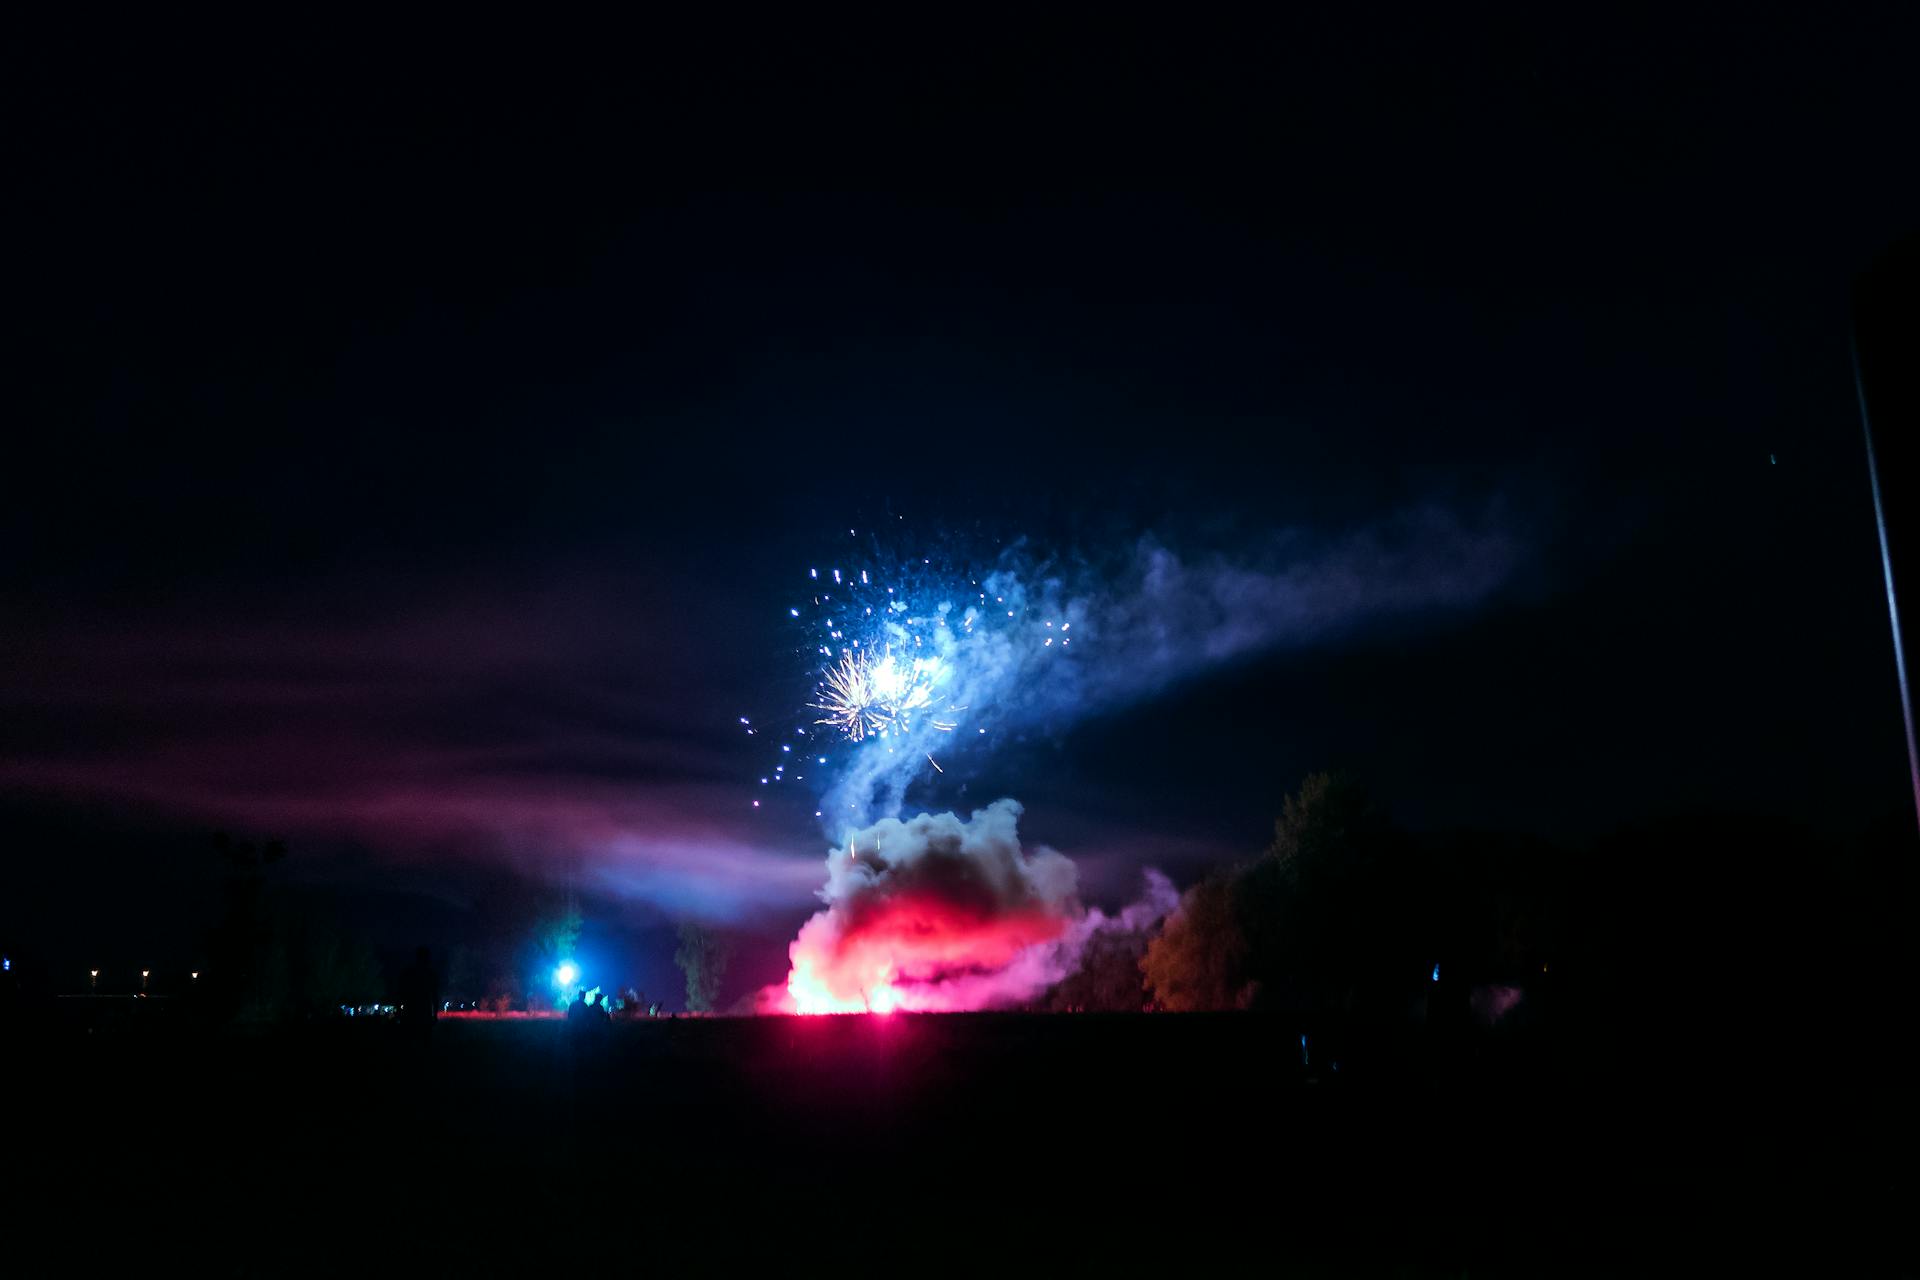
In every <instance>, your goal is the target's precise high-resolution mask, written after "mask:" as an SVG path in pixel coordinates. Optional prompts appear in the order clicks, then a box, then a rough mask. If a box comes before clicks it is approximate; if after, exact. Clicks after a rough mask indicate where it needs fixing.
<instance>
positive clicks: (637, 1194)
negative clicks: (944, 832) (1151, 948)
mask: <svg viewBox="0 0 1920 1280" xmlns="http://www.w3.org/2000/svg"><path fill="white" fill-rule="evenodd" d="M565 1031H566V1028H565V1026H564V1024H561V1023H557V1022H541V1023H517V1024H516V1023H447V1022H443V1023H442V1024H440V1026H439V1027H438V1028H436V1029H435V1032H434V1034H433V1037H432V1040H431V1043H429V1044H427V1045H425V1046H421V1045H419V1044H417V1043H416V1042H414V1041H412V1040H410V1039H409V1038H408V1037H407V1036H406V1035H405V1034H404V1033H403V1032H402V1030H401V1029H400V1028H397V1027H394V1026H391V1025H364V1024H363V1025H353V1024H344V1023H342V1024H332V1025H327V1026H322V1027H318V1028H315V1029H313V1030H311V1031H308V1032H305V1033H299V1034H283V1035H277V1036H263V1037H254V1038H235V1037H232V1036H219V1037H209V1036H204V1035H197V1034H190V1033H187V1032H185V1031H183V1030H180V1029H177V1028H172V1029H170V1028H168V1027H166V1026H165V1025H164V1020H156V1023H155V1025H154V1026H152V1027H149V1028H146V1029H140V1028H131V1027H122V1028H120V1029H118V1030H112V1029H105V1030H101V1031H98V1032H94V1033H87V1032H85V1031H83V1030H76V1029H74V1028H67V1029H65V1030H61V1031H45V1032H44V1033H36V1034H35V1035H33V1036H30V1037H23V1038H18V1039H16V1043H15V1044H14V1046H13V1047H12V1048H10V1049H9V1050H8V1051H7V1052H8V1054H9V1056H10V1057H11V1059H12V1062H13V1066H14V1068H15V1071H14V1072H13V1073H12V1074H13V1077H14V1083H13V1084H12V1086H11V1087H10V1089H9V1095H8V1096H9V1104H8V1110H9V1113H10V1123H9V1125H8V1128H9V1130H10V1132H11V1135H12V1137H13V1140H12V1141H10V1142H9V1144H8V1145H9V1147H10V1148H11V1150H10V1152H9V1154H8V1156H7V1164H8V1165H9V1166H10V1169H9V1173H10V1175H11V1177H12V1178H13V1179H15V1180H16V1182H15V1186H14V1188H13V1189H12V1191H11V1193H10V1195H9V1197H8V1198H9V1200H10V1201H11V1203H12V1205H13V1206H14V1207H15V1208H18V1209H21V1210H22V1211H23V1212H22V1213H21V1215H20V1216H19V1217H18V1218H17V1219H16V1221H17V1222H18V1223H20V1224H21V1225H22V1226H23V1227H24V1228H25V1232H24V1234H22V1235H17V1236H14V1239H15V1240H16V1241H21V1240H26V1239H35V1240H43V1241H45V1242H46V1244H47V1245H48V1247H49V1249H50V1250H51V1252H50V1254H49V1255H48V1264H49V1265H48V1268H47V1269H48V1270H52V1271H58V1272H64V1273H71V1272H75V1271H80V1272H86V1271H92V1270H117V1269H118V1265H119V1264H120V1263H121V1262H122V1261H125V1260H128V1259H133V1260H138V1261H140V1262H141V1263H142V1265H143V1266H146V1267H153V1268H158V1267H159V1266H160V1264H162V1263H167V1264H169V1265H168V1266H167V1270H168V1271H170V1272H171V1271H176V1270H179V1268H182V1267H184V1268H185V1270H184V1271H182V1272H181V1273H182V1274H210V1275H221V1274H255V1273H282V1272H287V1271H309V1272H325V1273H337V1272H338V1270H339V1269H340V1268H342V1267H348V1268H352V1269H355V1270H363V1271H374V1272H380V1273H387V1272H402V1273H412V1274H444V1273H465V1274H474V1273H503V1274H524V1273H526V1272H527V1271H529V1270H531V1269H532V1268H535V1267H540V1268H542V1269H545V1270H547V1271H549V1272H553V1273H557V1274H560V1275H569V1274H573V1273H576V1272H579V1271H581V1270H597V1269H599V1268H601V1267H603V1266H604V1267H606V1268H608V1269H610V1270H611V1269H615V1268H617V1269H618V1270H619V1271H621V1272H629V1271H637V1270H672V1271H681V1272H684V1271H692V1272H696V1273H698V1272H727V1271H730V1270H732V1269H734V1268H735V1267H736V1265H737V1264H740V1263H743V1262H749V1261H754V1260H761V1259H764V1260H766V1261H768V1262H771V1263H773V1264H774V1265H777V1266H779V1267H780V1269H781V1270H782V1271H783V1272H793V1271H801V1272H804V1273H813V1272H818V1271H831V1272H840V1273H845V1274H862V1273H871V1272H876V1271H887V1272H895V1273H908V1274H912V1273H919V1272H924V1271H932V1272H935V1273H940V1272H945V1271H949V1270H955V1269H961V1268H964V1267H968V1266H971V1265H975V1264H978V1265H981V1266H991V1267H992V1268H994V1273H995V1274H1024V1273H1029V1272H1032V1271H1036V1270H1041V1269H1050V1270H1060V1271H1062V1272H1063V1273H1065V1274H1084V1273H1085V1272H1086V1271H1088V1270H1091V1269H1093V1268H1094V1267H1101V1268H1103V1269H1112V1268H1113V1267H1115V1266H1116V1265H1117V1267H1118V1268H1120V1269H1124V1270H1125V1271H1127V1272H1129V1273H1135V1272H1146V1271H1159V1272H1162V1273H1164V1274H1177V1275H1217V1274H1223V1273H1242V1272H1243V1273H1247V1274H1260V1273H1271V1272H1273V1271H1274V1270H1276V1269H1279V1270H1306V1271H1308V1272H1309V1273H1316V1274H1318V1273H1335V1274H1345V1273H1360V1274H1382V1273H1385V1274H1407V1275H1427V1274H1441V1275H1461V1274H1470V1275H1483V1274H1513V1275H1540V1274H1569V1273H1572V1274H1590V1273H1591V1274H1647V1273H1649V1272H1668V1271H1690V1272H1698V1271H1699V1270H1700V1269H1701V1268H1702V1267H1706V1268H1709V1269H1718V1268H1721V1267H1726V1266H1728V1265H1733V1264H1738V1265H1742V1266H1745V1265H1748V1264H1771V1265H1778V1264H1779V1263H1780V1262H1782V1261H1783V1260H1785V1259H1789V1258H1804V1259H1806V1261H1807V1262H1808V1263H1809V1264H1812V1263H1815V1262H1818V1263H1819V1264H1821V1265H1822V1267H1823V1268H1824V1269H1826V1270H1828V1272H1829V1273H1830V1274H1863V1273H1864V1274H1903V1273H1910V1269H1911V1262H1912V1259H1913V1257H1914V1254H1913V1250H1912V1247H1911V1244H1910V1237H1908V1236H1907V1235H1906V1234H1905V1233H1904V1232H1903V1231H1901V1230H1900V1227H1901V1224H1902V1223H1903V1222H1905V1221H1906V1220H1907V1219H1909V1218H1910V1217H1911V1206H1912V1203H1913V1199H1912V1197H1913V1191H1914V1179H1913V1177H1912V1174H1911V1173H1910V1172H1908V1171H1906V1170H1905V1169H1902V1168H1901V1167H1900V1166H1901V1165H1907V1166H1908V1167H1909V1168H1910V1161H1908V1160H1905V1159H1903V1160H1901V1161H1900V1162H1898V1163H1895V1162H1894V1161H1893V1159H1892V1157H1893V1156H1895V1155H1910V1153H1911V1151H1912V1146H1911V1142H1910V1140H1909V1138H1910V1135H1911V1134H1912V1133H1913V1125H1912V1117H1913V1110H1912V1104H1911V1102H1910V1101H1909V1100H1908V1096H1907V1095H1906V1093H1905V1091H1904V1090H1899V1091H1896V1088H1895V1085H1894V1084H1893V1083H1892V1082H1883V1083H1876V1082H1875V1081H1873V1080H1869V1079H1867V1078H1865V1077H1864V1076H1859V1075H1857V1074H1856V1076H1855V1078H1854V1080H1853V1082H1852V1083H1851V1084H1849V1083H1848V1082H1847V1080H1846V1078H1845V1076H1846V1073H1845V1072H1844V1071H1842V1070H1837V1069H1835V1068H1834V1067H1833V1065H1832V1064H1823V1063H1822V1062H1821V1061H1820V1060H1819V1058H1818V1056H1817V1055H1815V1054H1811V1053H1807V1052H1806V1050H1807V1048H1808V1046H1805V1045H1797V1044H1795V1043H1794V1042H1793V1041H1792V1038H1791V1037H1786V1038H1784V1039H1782V1040H1781V1041H1780V1043H1779V1044H1778V1050H1779V1054H1780V1058H1781V1060H1787V1061H1789V1062H1790V1064H1797V1065H1789V1066H1788V1067H1787V1068H1785V1069H1784V1070H1783V1069H1781V1067H1780V1061H1779V1060H1776V1061H1774V1062H1772V1063H1768V1062H1765V1061H1759V1060H1756V1062H1755V1063H1754V1068H1753V1070H1752V1071H1751V1072H1750V1073H1748V1074H1747V1075H1746V1076H1745V1077H1744V1078H1741V1077H1739V1076H1731V1075H1730V1076H1714V1075H1712V1074H1710V1073H1694V1074H1693V1075H1691V1076H1689V1077H1688V1078H1686V1079H1680V1078H1676V1077H1675V1076H1674V1075H1672V1074H1671V1073H1670V1072H1668V1071H1667V1070H1666V1069H1664V1068H1663V1065H1662V1062H1661V1054H1660V1053H1659V1051H1658V1050H1657V1048H1655V1047H1652V1046H1648V1047H1646V1048H1645V1049H1644V1050H1642V1049H1640V1048H1639V1047H1637V1046H1626V1049H1627V1051H1626V1052H1623V1053H1621V1054H1619V1055H1617V1056H1614V1057H1613V1058H1612V1059H1611V1060H1610V1061H1609V1064H1608V1066H1607V1067H1606V1068H1605V1069H1604V1070H1601V1069H1599V1068H1598V1067H1596V1066H1592V1061H1593V1060H1591V1059H1589V1068H1582V1069H1573V1068H1571V1067H1570V1066H1569V1065H1568V1064H1569V1062H1570V1061H1571V1059H1570V1058H1568V1057H1567V1056H1566V1055H1565V1054H1564V1053H1561V1052H1560V1051H1557V1050H1552V1049H1548V1048H1545V1047H1542V1046H1540V1045H1533V1046H1527V1045H1524V1044H1521V1045H1516V1044H1512V1043H1508V1044H1504V1045H1503V1044H1501V1043H1498V1042H1495V1041H1480V1042H1477V1043H1473V1044H1467V1045H1466V1046H1465V1047H1464V1048H1463V1049H1461V1051H1460V1052H1459V1053H1458V1054H1457V1055H1455V1056H1454V1057H1453V1058H1452V1059H1450V1060H1446V1061H1443V1060H1441V1059H1440V1058H1438V1057H1437V1056H1436V1055H1434V1054H1433V1053H1430V1052H1427V1051H1426V1050H1424V1049H1423V1050H1421V1051H1420V1052H1419V1053H1416V1054H1415V1055H1414V1056H1413V1057H1410V1058H1406V1059H1403V1060H1400V1061H1399V1062H1398V1063H1397V1065H1396V1066H1395V1067H1394V1068H1393V1069H1392V1070H1385V1069H1382V1070H1377V1071H1374V1072H1372V1073H1369V1072H1368V1071H1366V1070H1364V1069H1360V1070H1356V1069H1355V1068H1354V1066H1353V1065H1352V1064H1351V1063H1343V1064H1342V1069H1341V1070H1340V1071H1338V1072H1335V1071H1332V1070H1330V1069H1329V1068H1330V1065H1331V1064H1330V1062H1329V1061H1327V1060H1325V1059H1324V1058H1316V1059H1315V1060H1314V1061H1313V1062H1312V1063H1311V1064H1310V1065H1309V1066H1306V1067H1303V1066H1302V1064H1301V1060H1300V1048H1299V1043H1298V1036H1297V1034H1296V1033H1295V1031H1294V1030H1293V1029H1292V1028H1291V1027H1290V1026H1286V1025H1283V1024H1282V1022H1281V1021H1279V1020H1277V1019H1268V1018H1261V1017H1255V1016H1251V1015H1194V1016H1172V1015H1148V1016H1098V1015H1080V1016H1046V1015H974V1016H966V1015H958V1016H954V1015H950V1016H905V1015H900V1016H895V1017H892V1018H865V1017H853V1018H812V1019H794V1018H771V1019H745V1020H710V1021H694V1020H677V1021H671V1022H669V1021H659V1022H641V1023H637V1024H630V1025H622V1026H617V1027H614V1028H611V1029H609V1034H608V1035H607V1036H606V1037H605V1039H604V1040H603V1041H602V1042H601V1043H599V1044H598V1045H596V1046H592V1047H590V1048H589V1049H588V1050H586V1051H584V1052H575V1051H573V1050H571V1049H570V1048H569V1046H568V1043H567V1037H566V1035H565ZM1762 1079H1764V1080H1766V1081H1768V1082H1776V1081H1778V1082H1784V1090H1785V1091H1784V1092H1781V1091H1777V1090H1778V1089H1779V1088H1780V1087H1781V1086H1780V1085H1779V1084H1776V1083H1767V1084H1762V1083H1760V1082H1761V1080H1762ZM1896 1097H1897V1098H1898V1099H1899V1101H1898V1103H1897V1105H1896V1104H1894V1103H1892V1102H1891V1101H1890V1100H1891V1099H1894V1098H1896ZM18 1256H20V1255H18V1254H16V1257H18ZM1902 1263H1905V1264H1906V1267H1907V1270H1905V1271H1903V1269H1902V1265H1901V1264H1902Z"/></svg>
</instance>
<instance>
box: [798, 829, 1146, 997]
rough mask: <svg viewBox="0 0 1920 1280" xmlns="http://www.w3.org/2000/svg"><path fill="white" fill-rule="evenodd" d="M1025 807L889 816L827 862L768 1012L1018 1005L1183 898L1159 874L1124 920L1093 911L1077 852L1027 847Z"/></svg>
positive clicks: (861, 832) (856, 835)
mask: <svg viewBox="0 0 1920 1280" xmlns="http://www.w3.org/2000/svg"><path fill="white" fill-rule="evenodd" d="M1020 815H1021V808H1020V805H1019V803H1018V802H1017V801H1014V800H1010V799H1004V800H996V801H995V802H994V803H992V804H990V805H988V806H987V807H986V808H984V809H980V810H976V811H975V812H974V813H973V815H972V816H971V817H970V818H961V817H959V816H958V815H956V814H952V813H941V814H925V813H923V814H920V815H919V816H917V817H914V818H911V819H908V820H906V821H902V820H900V819H897V818H883V819H881V820H880V821H879V822H876V823H874V824H872V825H871V826H868V827H866V828H863V829H861V830H859V831H856V832H854V833H853V836H852V838H851V841H850V843H849V844H848V846H846V847H843V848H839V849H836V850H834V851H833V852H832V853H831V854H830V855H829V856H828V858H827V883H826V886H825V887H824V888H823V889H821V890H820V897H821V899H822V900H823V901H824V902H825V903H826V907H825V909H823V910H822V911H820V912H818V913H817V914H815V915H814V916H813V918H812V919H810V920H808V921H807V923H806V924H805V925H803V926H801V929H800V933H799V936H798V937H796V938H795V939H794V941H793V945H792V946H791V947H790V948H789V952H788V954H789V957H790V958H791V960H792V962H793V968H792V972H791V973H790V974H789V975H788V979H787V985H786V988H785V989H784V990H781V989H779V988H773V989H770V990H769V991H768V992H767V993H765V996H764V999H763V1006H764V1007H766V1008H767V1009H768V1010H769V1011H785V1012H794V1013H861V1012H873V1013H890V1012H892V1011H894V1010H896V1009H900V1010H916V1011H954V1010H973V1009H993V1008H1004V1007H1007V1006H1010V1005H1018V1004H1022V1003H1024V1002H1026V1001H1029V1000H1031V999H1033V998H1034V997H1035V996H1037V995H1039V994H1040V993H1041V992H1043V991H1045V990H1046V989H1047V988H1049V987H1051V986H1053V985H1054V984H1055V983H1057V982H1059V981H1060V980H1061V979H1063V978H1065V977H1066V976H1068V975H1069V974H1071V973H1073V972H1074V971H1075V970H1076V969H1078V967H1079V964H1080V957H1081V955H1082V953H1083V952H1084V951H1085V949H1086V946H1087V944H1088V942H1089V941H1090V940H1091V939H1092V938H1093V937H1094V936H1095V935H1096V934H1098V933H1099V932H1101V931H1102V930H1106V929H1139V928H1143V927H1146V926H1147V925H1149V924H1150V923H1151V922H1152V921H1154V920H1156V919H1159V918H1160V917H1161V916H1164V915H1165V914H1166V912H1167V911H1168V910H1170V909H1171V908H1172V906H1173V904H1174V902H1175V901H1177V895H1176V894H1175V893H1174V890H1173V887H1172V886H1171V885H1170V884H1169V883H1168V882H1167V880H1166V878H1165V877H1164V876H1160V875H1159V874H1158V873H1156V872H1149V873H1148V890H1147V893H1146V895H1145V896H1144V897H1143V898H1142V899H1141V900H1140V902H1138V903H1136V904H1134V905H1133V906H1130V907H1128V908H1127V909H1126V910H1125V911H1123V912H1121V913H1120V914H1118V915H1116V916H1108V915H1106V914H1105V913H1103V912H1101V911H1099V910H1097V909H1096V910H1088V909H1086V908H1085V907H1083V906H1082V905H1081V903H1080V901H1079V898H1078V896H1077V890H1078V883H1077V881H1078V876H1077V873H1076V871H1075V869H1074V865H1073V863H1072V862H1071V861H1069V860H1068V859H1067V858H1066V857H1064V856H1062V855H1061V854H1059V853H1057V852H1055V851H1054V850H1052V849H1048V848H1046V847H1044V846H1041V847H1037V848H1034V849H1032V850H1030V851H1029V850H1026V849H1023V848H1022V847H1021V844H1020V835H1019V820H1020Z"/></svg>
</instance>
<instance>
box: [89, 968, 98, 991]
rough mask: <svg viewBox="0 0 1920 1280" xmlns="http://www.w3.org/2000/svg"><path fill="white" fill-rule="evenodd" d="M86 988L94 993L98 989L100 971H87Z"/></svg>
mask: <svg viewBox="0 0 1920 1280" xmlns="http://www.w3.org/2000/svg"><path fill="white" fill-rule="evenodd" d="M87 986H88V987H89V988H91V989H92V990H95V991H98V990H99V989H100V971H99V970H98V969H89V970H87Z"/></svg>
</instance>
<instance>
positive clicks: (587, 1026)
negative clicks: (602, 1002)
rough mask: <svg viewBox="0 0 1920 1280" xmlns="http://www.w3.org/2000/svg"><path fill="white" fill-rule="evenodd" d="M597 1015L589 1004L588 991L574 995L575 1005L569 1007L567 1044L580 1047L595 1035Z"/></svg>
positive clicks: (582, 989)
mask: <svg viewBox="0 0 1920 1280" xmlns="http://www.w3.org/2000/svg"><path fill="white" fill-rule="evenodd" d="M597 1016H598V1015H597V1013H596V1011H595V1009H594V1008H593V1006H592V1005H590V1004H588V1003H587V989H586V988H585V987H582V988H580V990H579V991H577V992H575V993H574V996H573V1003H572V1004H570V1005H568V1006H567V1043H568V1044H570V1045H573V1046H575V1047H578V1046H580V1045H582V1044H585V1043H586V1041H587V1038H588V1037H589V1036H591V1035H592V1034H593V1024H594V1021H595V1020H596V1018H597Z"/></svg>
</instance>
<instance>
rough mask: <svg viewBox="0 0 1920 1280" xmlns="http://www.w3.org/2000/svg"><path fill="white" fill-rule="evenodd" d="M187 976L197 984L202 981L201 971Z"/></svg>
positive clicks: (196, 970)
mask: <svg viewBox="0 0 1920 1280" xmlns="http://www.w3.org/2000/svg"><path fill="white" fill-rule="evenodd" d="M187 976H188V977H189V978H192V979H193V980H194V981H195V982H198V981H200V971H199V970H198V969H195V970H194V971H193V972H192V973H190V974H188V975H187Z"/></svg>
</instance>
